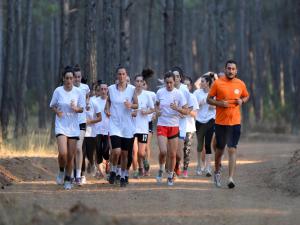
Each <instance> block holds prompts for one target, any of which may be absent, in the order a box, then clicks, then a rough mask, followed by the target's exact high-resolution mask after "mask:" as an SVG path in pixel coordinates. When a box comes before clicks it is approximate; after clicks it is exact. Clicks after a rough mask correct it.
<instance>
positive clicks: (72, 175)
mask: <svg viewBox="0 0 300 225" xmlns="http://www.w3.org/2000/svg"><path fill="white" fill-rule="evenodd" d="M71 178H72V179H73V178H74V170H72V172H71Z"/></svg>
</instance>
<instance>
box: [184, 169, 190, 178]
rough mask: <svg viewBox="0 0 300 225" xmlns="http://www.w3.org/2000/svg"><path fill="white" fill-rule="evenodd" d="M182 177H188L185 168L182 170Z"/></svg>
mask: <svg viewBox="0 0 300 225" xmlns="http://www.w3.org/2000/svg"><path fill="white" fill-rule="evenodd" d="M183 177H184V178H188V177H189V176H188V171H187V170H183Z"/></svg>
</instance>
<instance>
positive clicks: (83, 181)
mask: <svg viewBox="0 0 300 225" xmlns="http://www.w3.org/2000/svg"><path fill="white" fill-rule="evenodd" d="M81 183H82V184H86V177H85V176H81Z"/></svg>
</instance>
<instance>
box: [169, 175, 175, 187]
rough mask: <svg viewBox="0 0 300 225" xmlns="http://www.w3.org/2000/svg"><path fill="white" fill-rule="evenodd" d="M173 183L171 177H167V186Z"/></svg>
mask: <svg viewBox="0 0 300 225" xmlns="http://www.w3.org/2000/svg"><path fill="white" fill-rule="evenodd" d="M173 185H174V181H173V178H171V177H168V186H173Z"/></svg>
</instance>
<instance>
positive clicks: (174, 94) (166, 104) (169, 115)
mask: <svg viewBox="0 0 300 225" xmlns="http://www.w3.org/2000/svg"><path fill="white" fill-rule="evenodd" d="M156 101H157V102H159V107H160V111H161V115H160V116H159V117H158V121H157V125H160V126H168V127H178V126H179V113H178V112H177V111H175V110H173V109H171V107H170V104H171V103H174V102H175V103H176V104H177V105H178V106H179V107H182V106H184V105H185V104H186V100H185V98H184V96H183V95H182V93H181V91H179V90H178V89H176V88H174V89H173V90H172V91H168V90H167V89H166V88H165V87H163V88H161V89H159V90H158V91H157V93H156Z"/></svg>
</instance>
